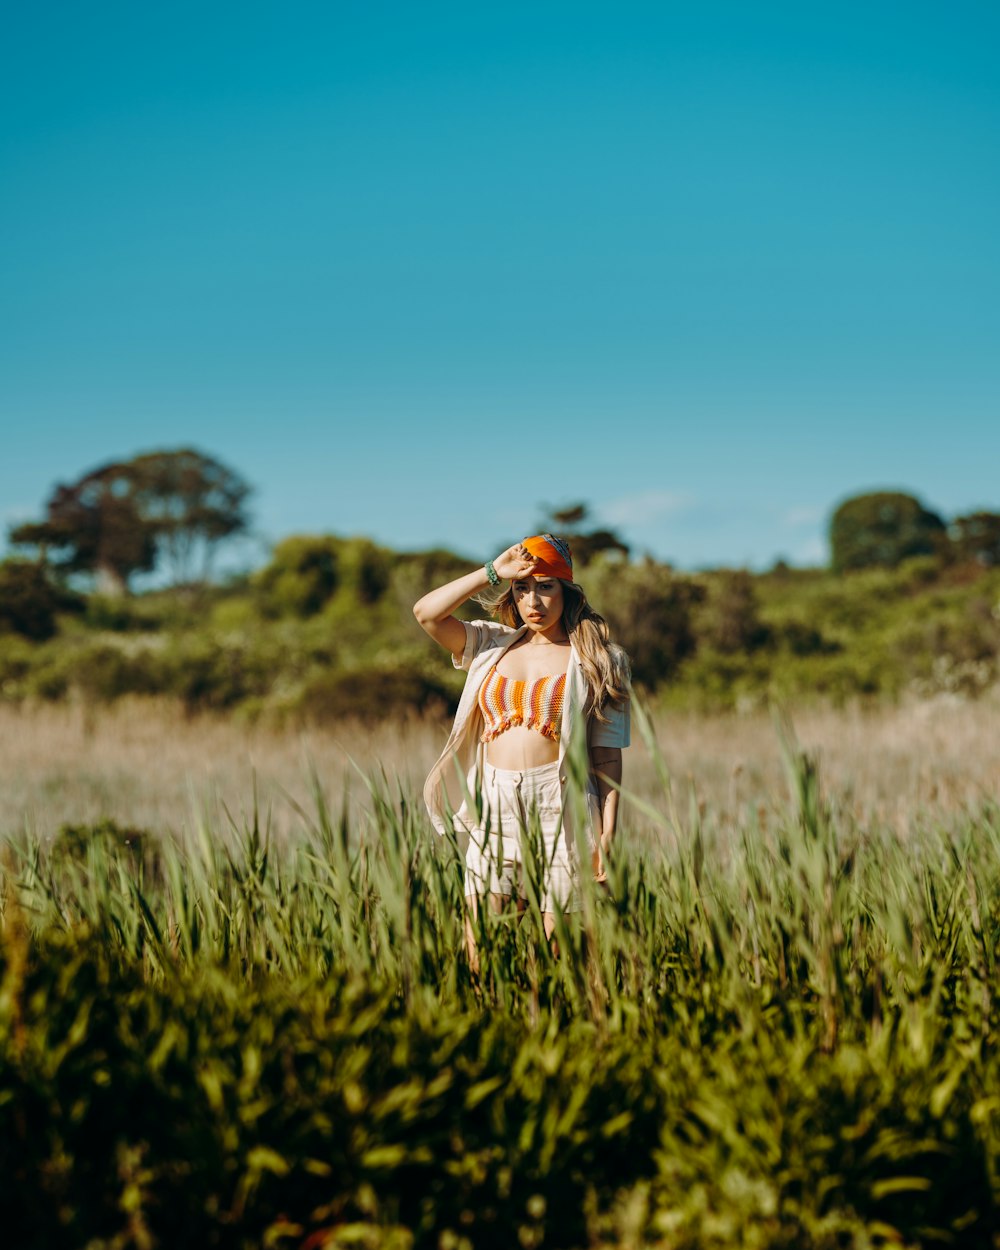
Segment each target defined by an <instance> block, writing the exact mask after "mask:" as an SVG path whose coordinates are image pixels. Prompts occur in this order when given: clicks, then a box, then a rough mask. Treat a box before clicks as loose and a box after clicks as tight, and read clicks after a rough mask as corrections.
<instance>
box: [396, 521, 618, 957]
mask: <svg viewBox="0 0 1000 1250" xmlns="http://www.w3.org/2000/svg"><path fill="white" fill-rule="evenodd" d="M503 580H508V581H509V583H510V584H509V586H507V587H501V582H502V581H503ZM490 588H493V593H492V596H491V595H490V594H489V593H488V592H489V590H490ZM484 592H485V593H484ZM473 597H475V598H476V600H477V602H479V603H482V604H483V605H484V606H486V607H488V608H489V609H490V610H491V611H492V613H493V615H494V616H495V617H497V618H498V621H497V622H494V621H471V622H469V623H464V622H462V621H459V620H458V619H457V618H456V617H455V616H454V615H453V613H454V611H455V609H456V608H458V607H459V606H460V605H461V604H463V603H464V602H465V601H466V600H467V599H470V598H473ZM413 614H414V616H416V618H417V621H418V622H419V623H420V625H421V626H422V627H423V629H424V630H426V632H427V633H428V634H430V636H431V637H432V638H433V639H434V640H435V642H438V643H440V644H441V646H443V647H446V648H447V649H448V650H449V651H450V652H451V654H452V662H453V663H454V665H455V667H456V668H462V669H465V670H466V671H467V672H468V674H469V676H468V679H467V681H466V684H465V690H464V691H463V693H462V698H461V701H460V703H459V706H458V712H457V714H456V716H455V724H454V726H453V728H452V731H451V735H450V736H449V738H448V743H447V745H446V746H445V749H444V751H443V752H442V754H441V756H440V758H439V759H438V761H437V763H436V764H435V765H434V768H433V769H432V770H431V773H430V775H429V776H428V778H427V783H426V785H425V787H424V799H425V801H426V803H427V807H428V810H429V812H430V815H431V819H432V821H433V822H434V826H435V828H436V829H437V830H438V832H439V833H444V832H445V831H446V829H447V821H448V817H449V815H450V816H451V818H452V820H453V823H454V827H455V828H456V829H458V830H460V831H462V830H466V831H468V833H469V847H468V852H467V854H466V861H465V869H466V871H465V896H466V901H467V904H468V911H469V914H468V915H467V916H466V921H465V935H466V945H467V948H468V952H469V960H470V964H471V965H472V967H473V969H474V970H475V969H477V968H478V958H477V955H476V947H475V936H474V934H475V929H474V927H473V920H474V918H475V916H476V914H477V910H478V906H479V899H480V897H481V896H482V895H484V894H487V893H488V894H489V895H490V901H491V904H492V906H493V907H494V908H495V909H499V908H500V907H502V906H503V905H504V904H505V903H506V902H509V901H510V899H511V898H512V897H514V896H516V897H517V899H518V906H519V908H520V909H521V910H523V908H524V906H525V891H524V881H523V868H524V857H525V856H524V852H525V850H526V847H525V845H524V839H523V835H524V833H525V832H526V829H527V828H528V826H529V824H530V823H531V822H532V821H534V820H535V819H537V820H538V822H539V824H540V828H541V834H542V842H543V850H544V867H543V878H542V891H543V897H542V911H543V915H544V921H545V934H546V937H551V935H552V932H553V929H554V928H555V923H556V913H557V912H558V911H569V910H575V909H576V907H577V906H578V902H579V900H578V897H577V891H576V889H575V884H576V876H577V871H576V870H577V861H578V855H577V849H576V848H577V842H576V836H575V830H574V828H573V810H574V805H573V803H571V802H564V796H565V793H566V778H567V773H568V768H569V765H570V762H571V750H572V749H574V748H573V743H574V742H576V743H578V744H579V747H580V750H581V751H582V750H585V751H586V752H587V756H588V773H589V780H588V787H587V799H588V803H589V805H590V815H591V819H592V822H593V825H594V828H593V830H590V831H587V833H588V836H587V841H588V842H589V843H590V846H591V852H592V857H593V869H594V875H595V877H596V879H597V880H598V881H602V882H603V881H604V880H605V865H604V860H605V857H606V855H607V853H608V851H609V849H610V847H611V843H612V841H613V839H614V835H615V825H616V823H617V818H618V787H619V786H620V784H621V776H622V748H623V747H627V746H628V745H629V737H630V733H629V672H628V660H627V659H626V656H625V653H624V652H623V651H622V650H621V648H620V647H617V646H615V645H614V644H612V643H610V642H609V641H608V628H607V625H606V624H605V622H604V620H603V619H602V618H601V617H600V616H598V615H597V613H596V612H594V610H593V609H592V608H591V607H590V605H589V604H588V603H587V599H586V596H585V595H584V593H583V590H582V589H581V588H580V587H579V586H578V585H576V583H575V582H574V581H573V563H572V556H571V554H570V550H569V547H568V546H567V545H566V544H565V543H564V542H562V541H561V540H560V539H558V538H554V537H553V536H552V535H551V534H537V535H535V536H534V537H532V538H526V539H525V540H524V541H523V542H522V543H517V544H516V545H515V546H513V547H509V548H508V549H507V550H506V551H505V552H503V554H502V555H500V556H497V558H496V559H495V560H490V561H487V563H486V564H485V565H484V566H483V567H482V568H481V569H476V570H475V571H474V572H472V573H468V574H466V575H465V576H464V577H459V578H456V579H455V580H454V581H452V582H448V584H447V585H445V586H440V587H438V589H437V590H432V591H431V592H430V593H429V594H426V595H424V597H423V598H422V599H420V600H419V601H418V602H417V603H416V604H415V605H414V607H413ZM477 792H481V795H482V811H481V813H480V814H478V815H477V813H476V811H475V808H476V806H477V805H476V802H475V799H474V798H473V796H475V795H476V794H477Z"/></svg>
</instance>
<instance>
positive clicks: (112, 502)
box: [11, 448, 250, 594]
mask: <svg viewBox="0 0 1000 1250" xmlns="http://www.w3.org/2000/svg"><path fill="white" fill-rule="evenodd" d="M249 492H250V488H249V487H248V486H247V484H246V483H245V482H244V481H243V480H242V479H241V478H240V477H239V476H238V475H237V474H236V473H234V472H233V471H232V470H231V469H227V468H226V467H225V465H222V464H220V463H219V462H218V461H217V460H213V459H212V458H211V457H209V456H204V455H202V454H201V453H200V452H196V451H193V450H191V449H190V448H183V449H181V450H179V451H159V452H150V453H147V454H145V455H142V456H136V457H134V458H133V459H132V460H125V461H114V462H112V463H109V464H105V465H102V466H101V467H100V468H97V469H93V470H92V471H91V472H89V473H87V474H85V475H84V476H83V477H81V478H80V479H79V480H78V481H76V482H73V483H71V484H70V485H59V486H57V487H56V488H55V490H54V491H53V493H52V496H51V497H50V499H49V501H48V503H47V505H46V509H45V518H44V520H42V521H39V522H31V523H29V524H26V525H20V526H17V527H16V528H15V529H13V530H12V531H11V541H12V542H13V543H15V544H18V545H22V546H34V547H38V548H40V549H41V550H42V553H43V555H45V556H46V557H47V558H48V559H50V560H51V563H52V564H53V566H54V567H55V568H57V569H61V570H62V571H64V572H67V573H92V574H93V575H94V576H95V577H96V579H97V584H98V588H99V589H100V590H102V591H104V592H105V593H109V594H120V593H122V592H124V591H125V590H126V589H127V586H128V581H129V578H130V577H131V576H132V575H133V574H134V573H143V572H148V571H149V570H151V569H153V568H154V567H155V565H156V561H157V557H158V556H159V555H163V556H164V557H165V558H166V559H167V561H168V563H169V564H170V566H171V569H172V572H173V575H174V579H175V580H176V581H186V580H190V578H191V575H192V573H193V571H194V570H193V558H194V555H195V553H196V551H197V550H198V549H199V548H200V549H201V551H202V552H203V564H202V568H203V571H204V572H207V570H208V567H209V562H210V558H211V555H212V553H213V551H214V549H215V547H216V545H217V544H218V543H219V542H221V541H222V540H223V539H225V538H228V537H230V536H231V535H233V534H238V533H241V532H242V531H244V530H245V529H246V528H247V525H248V517H247V513H246V499H247V496H248V495H249Z"/></svg>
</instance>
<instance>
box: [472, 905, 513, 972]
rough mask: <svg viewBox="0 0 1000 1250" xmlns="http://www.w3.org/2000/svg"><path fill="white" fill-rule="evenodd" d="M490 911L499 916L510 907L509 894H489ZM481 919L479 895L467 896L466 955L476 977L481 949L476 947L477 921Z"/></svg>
mask: <svg viewBox="0 0 1000 1250" xmlns="http://www.w3.org/2000/svg"><path fill="white" fill-rule="evenodd" d="M487 897H488V898H489V900H490V911H491V912H493V914H494V915H499V914H500V912H502V911H503V909H504V908H505V907H507V906H509V905H510V895H509V894H492V893H491V894H489V895H487ZM478 918H479V895H478V894H467V895H466V896H465V953H466V955H467V956H468V958H469V968H470V969H471V971H472V973H473V975H474V976H478V975H479V948H478V947H477V946H476V921H477V919H478Z"/></svg>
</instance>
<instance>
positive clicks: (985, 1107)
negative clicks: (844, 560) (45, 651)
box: [0, 702, 1000, 1250]
mask: <svg viewBox="0 0 1000 1250" xmlns="http://www.w3.org/2000/svg"><path fill="white" fill-rule="evenodd" d="M171 715H172V714H170V713H168V712H166V711H165V710H163V709H161V710H160V711H159V712H155V713H154V714H152V715H150V713H149V711H148V710H147V708H145V707H141V706H140V705H133V706H131V707H125V708H119V709H117V710H115V712H114V713H109V714H108V717H105V718H100V717H99V718H97V719H90V718H88V717H86V716H85V715H84V714H83V713H82V712H73V711H72V710H71V709H52V710H51V711H50V712H47V713H44V714H41V713H39V714H29V713H24V712H22V713H16V714H10V713H5V714H4V719H3V721H2V737H3V741H4V743H5V750H4V753H3V754H4V763H3V767H4V768H5V769H6V770H8V771H7V774H6V775H5V776H4V782H3V783H4V786H5V793H6V795H7V800H6V802H5V810H4V820H5V828H4V830H3V832H4V834H5V847H6V849H5V852H4V860H3V874H2V903H3V945H2V974H0V1154H2V1161H0V1178H2V1179H0V1221H2V1223H0V1227H2V1228H3V1229H4V1235H5V1240H6V1241H7V1244H10V1245H13V1246H18V1247H22V1246H24V1247H33V1246H60V1247H75V1246H80V1247H84V1246H88V1247H129V1246H135V1247H138V1248H144V1247H153V1246H165V1247H174V1246H180V1245H192V1246H233V1247H251V1246H261V1245H266V1246H275V1247H303V1248H305V1247H311V1248H312V1250H317V1248H319V1247H324V1246H400V1247H405V1246H434V1247H438V1246H440V1247H460V1246H504V1247H506V1246H525V1247H533V1246H560V1247H583V1246H595V1245H608V1246H619V1247H625V1246H628V1247H639V1246H656V1247H691V1248H692V1250H693V1248H694V1247H737V1246H740V1247H743V1246H749V1247H753V1246H783V1247H813V1246H816V1247H820V1246H822V1247H827V1246H829V1247H855V1246H856V1247H867V1246H901V1245H902V1246H936V1245H941V1246H945V1245H953V1246H963V1247H965V1246H969V1247H980V1246H982V1247H992V1246H995V1245H996V1244H998V1237H1000V1217H998V1214H997V1201H998V1198H1000V1169H998V1158H1000V1065H998V1060H997V1054H996V1047H995V1037H996V1029H997V1024H998V1007H997V1002H996V984H997V982H996V946H997V938H998V933H1000V809H998V808H997V806H996V804H995V801H994V796H995V794H996V793H997V786H996V767H997V764H996V758H995V754H994V751H993V744H994V743H995V742H996V740H997V738H996V733H995V728H996V717H997V710H996V706H995V705H993V704H990V703H989V702H981V703H978V704H962V705H958V704H950V703H938V704H936V705H914V706H912V707H909V708H897V709H883V710H882V711H878V712H873V713H869V714H865V713H861V712H857V713H836V714H835V713H832V712H831V713H824V712H820V711H816V710H814V711H812V712H811V713H809V715H808V716H802V717H798V718H796V719H797V726H796V732H793V731H792V730H791V728H790V727H789V725H788V724H787V723H786V722H783V721H782V720H781V719H780V718H779V719H778V720H777V721H776V723H772V722H771V720H770V719H768V718H765V717H763V716H754V717H749V718H736V717H733V718H728V719H724V720H707V719H706V720H698V719H696V718H668V719H660V718H658V719H656V720H655V721H654V722H653V723H646V722H644V721H643V718H642V717H637V718H636V719H637V721H642V732H641V733H637V735H636V737H637V742H636V745H635V746H634V747H633V748H632V749H631V750H630V752H629V753H628V755H627V757H626V779H625V783H626V789H627V790H628V791H629V802H628V803H627V805H626V810H625V814H624V816H623V827H622V837H621V842H620V849H619V853H618V855H617V856H616V859H615V862H614V865H613V873H612V876H613V882H612V890H611V892H610V893H608V894H605V893H602V892H597V891H594V892H587V893H585V895H584V899H583V904H584V905H583V910H582V912H581V913H580V914H579V915H578V916H577V917H575V918H574V919H573V920H572V921H568V922H567V923H565V924H564V925H563V926H562V927H561V929H560V930H559V932H558V939H559V950H558V954H556V953H555V952H553V951H552V950H550V949H549V947H548V945H547V944H546V943H545V942H544V941H543V940H542V938H541V917H540V915H539V912H538V908H537V903H536V901H535V898H534V894H533V892H532V891H530V890H529V893H532V899H531V902H530V904H529V908H528V911H527V913H526V915H525V916H524V918H523V920H522V921H521V922H520V924H519V923H517V920H516V918H515V917H514V916H513V915H512V914H503V915H500V916H493V915H491V914H490V913H489V912H488V911H486V910H485V909H484V911H483V913H482V917H481V921H480V923H481V931H480V934H479V937H480V945H481V955H482V970H481V976H480V977H479V978H473V977H472V976H471V975H470V972H469V969H468V966H467V964H466V961H465V959H464V957H463V955H462V954H461V950H462V942H461V915H462V912H461V907H462V900H461V873H460V868H459V860H460V856H461V847H460V846H459V845H457V844H456V843H454V842H451V841H449V840H441V839H438V838H436V837H435V836H434V835H433V834H432V833H431V832H430V831H429V828H428V824H427V820H426V817H425V815H424V812H423V810H422V806H421V804H420V802H419V797H418V795H419V791H418V786H417V782H418V779H419V777H420V776H421V775H422V773H423V771H424V770H425V768H426V765H427V764H428V762H429V760H430V759H431V758H432V757H433V755H434V753H435V752H436V749H437V746H438V745H439V740H440V737H439V732H438V731H437V730H435V729H434V728H433V727H430V726H425V725H420V724H416V723H415V724H412V725H408V726H401V727H397V728H396V729H394V730H390V729H386V730H382V731H379V733H377V734H374V735H371V736H368V737H366V736H365V735H362V734H355V735H352V736H350V737H347V738H341V739H335V738H334V737H333V736H332V735H327V736H319V735H311V736H310V735H307V736H306V737H302V736H286V737H282V736H280V735H274V736H268V735H266V734H263V733H262V732H260V733H257V734H256V737H255V736H254V733H253V732H251V731H249V730H238V729H236V728H234V727H233V726H231V725H225V724H224V723H222V722H209V721H205V722H200V723H194V724H191V723H187V722H184V721H183V720H182V719H181V718H179V717H177V718H174V719H171ZM44 716H50V717H51V719H49V720H48V721H46V720H45V719H44ZM18 717H21V719H20V720H18V719H17V718H18ZM115 717H117V718H118V719H117V720H116V719H114V718H115ZM129 718H132V719H129ZM796 733H797V736H796ZM44 743H47V744H48V745H47V748H46V749H44V750H43V749H42V747H43V744H44ZM18 759H21V760H23V761H24V763H23V765H22V766H20V767H18V765H17V760H18ZM60 770H61V771H60ZM101 822H103V823H101Z"/></svg>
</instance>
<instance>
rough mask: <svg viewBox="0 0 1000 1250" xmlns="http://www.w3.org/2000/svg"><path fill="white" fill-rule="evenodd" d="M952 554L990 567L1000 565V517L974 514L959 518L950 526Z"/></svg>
mask: <svg viewBox="0 0 1000 1250" xmlns="http://www.w3.org/2000/svg"><path fill="white" fill-rule="evenodd" d="M948 537H949V539H950V540H951V551H952V554H953V555H954V556H955V558H956V559H958V560H974V561H976V563H977V564H984V565H987V566H988V567H993V566H994V565H997V564H1000V515H998V514H997V513H996V512H972V513H970V514H969V515H968V516H957V517H955V519H954V520H953V521H952V522H951V524H950V525H949V526H948Z"/></svg>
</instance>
